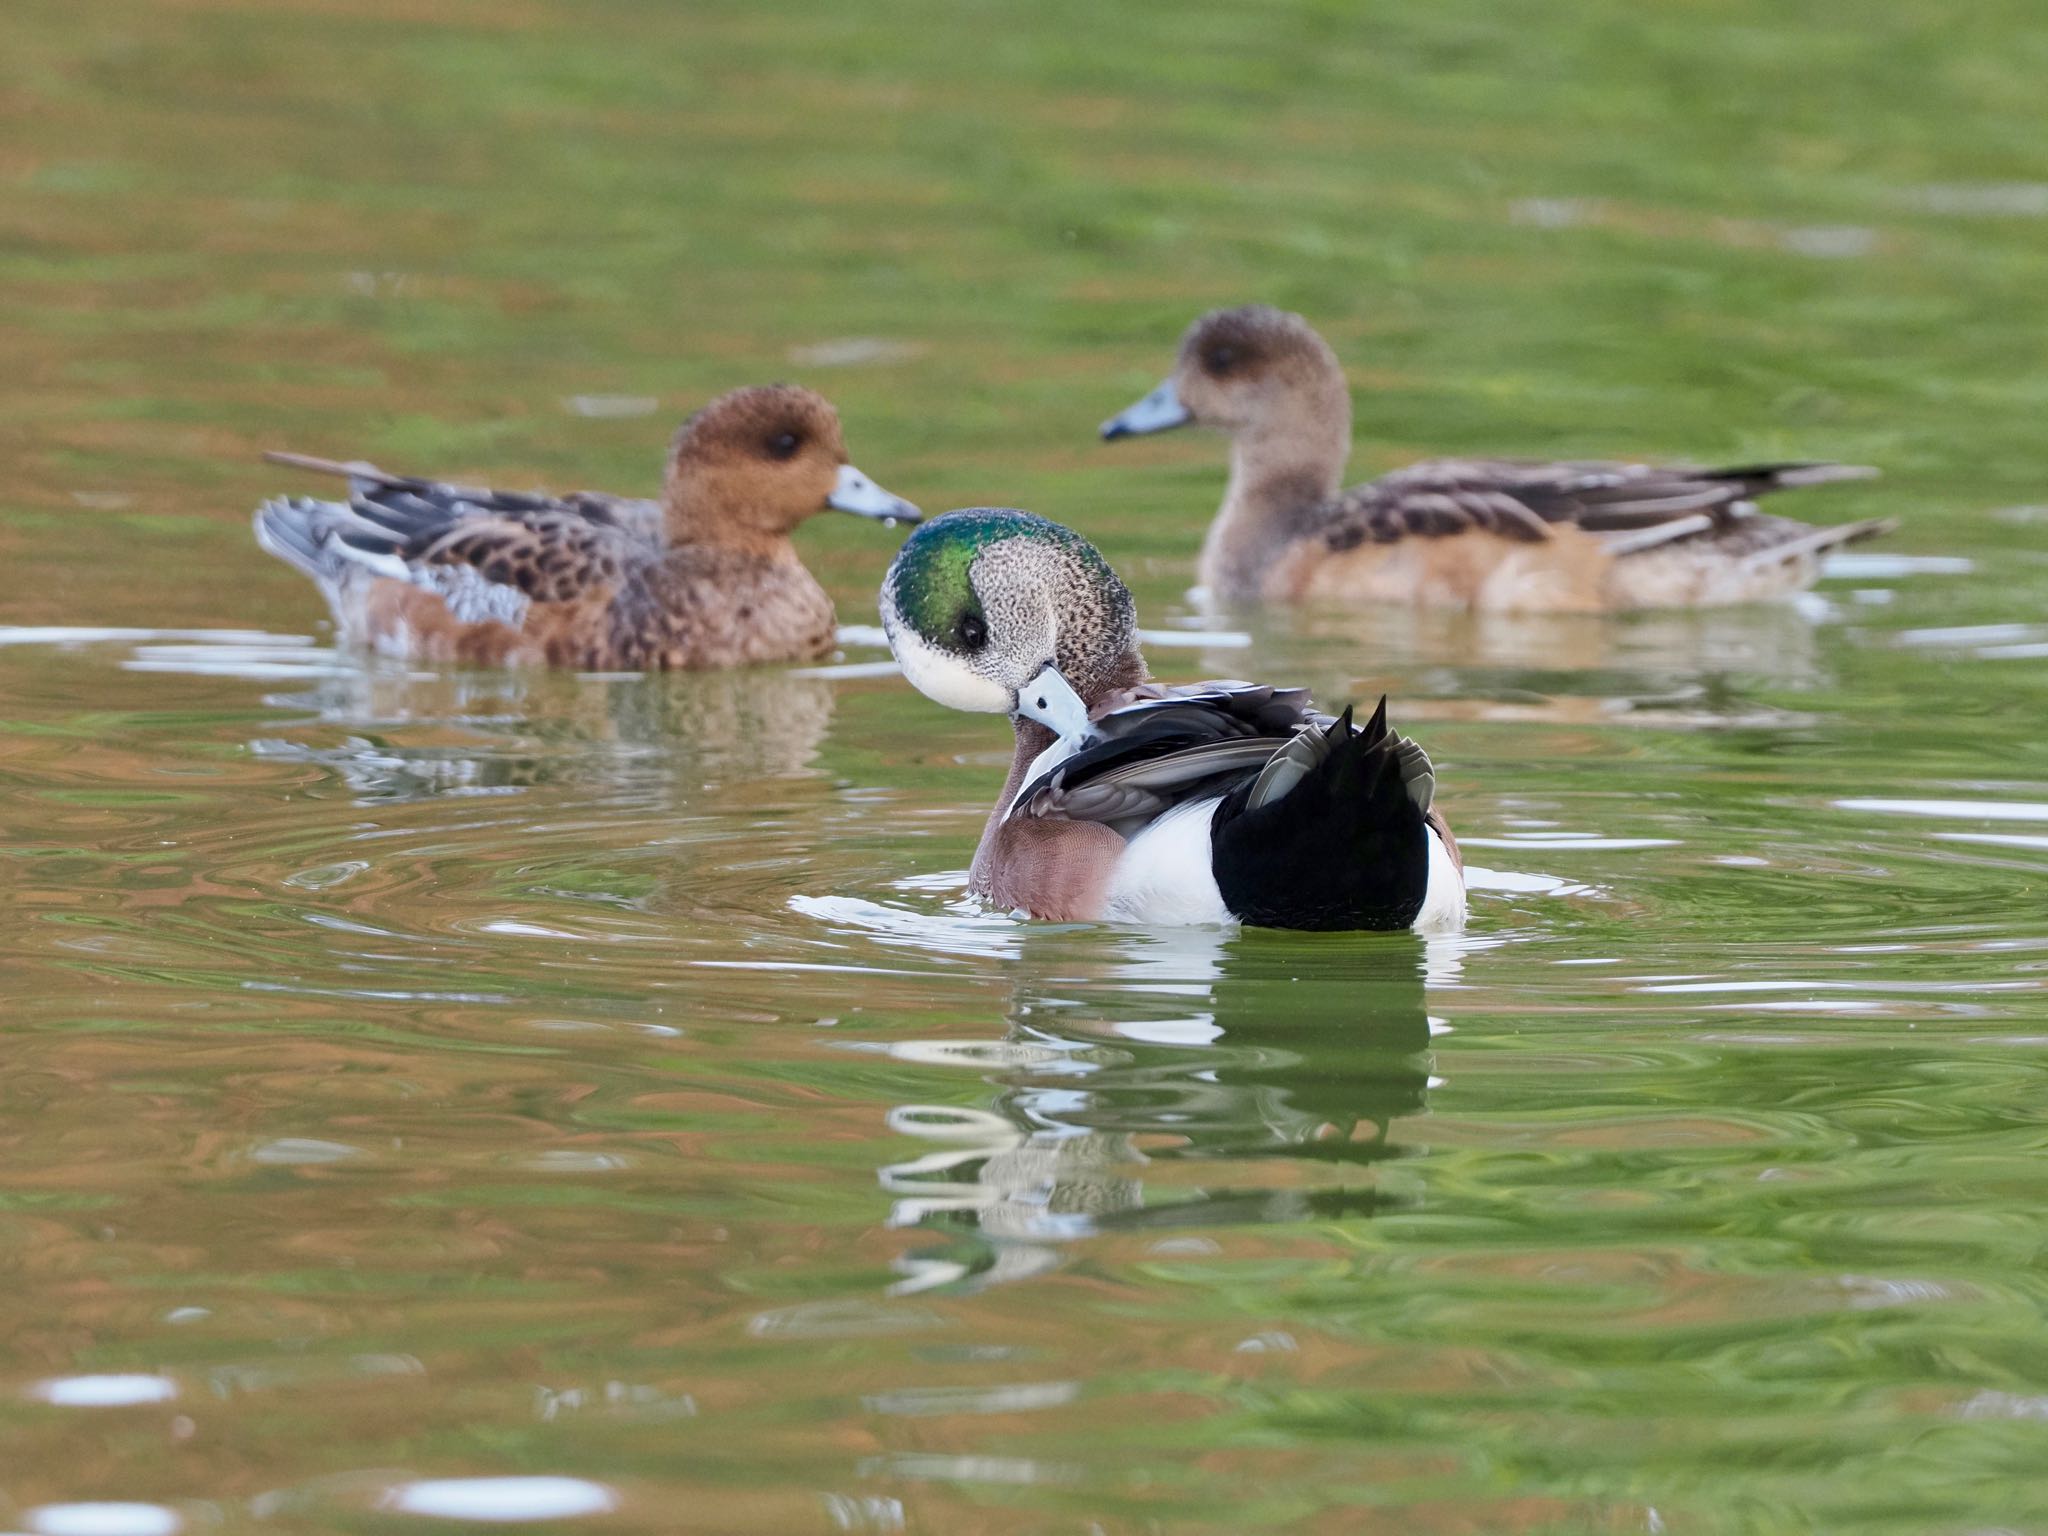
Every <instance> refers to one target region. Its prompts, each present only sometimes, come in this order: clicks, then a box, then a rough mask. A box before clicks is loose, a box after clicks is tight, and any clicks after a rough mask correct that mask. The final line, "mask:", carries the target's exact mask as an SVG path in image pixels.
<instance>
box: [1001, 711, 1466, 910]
mask: <svg viewBox="0 0 2048 1536" xmlns="http://www.w3.org/2000/svg"><path fill="white" fill-rule="evenodd" d="M1054 750H1057V745H1056V747H1055V749H1054ZM1036 771H1037V765H1034V769H1033V772H1034V773H1035V772H1036ZM1222 803H1223V799H1222V797H1221V796H1218V797H1216V798H1214V799H1210V800H1190V801H1188V802H1187V803H1186V804H1185V805H1177V806H1175V807H1174V808H1173V809H1172V810H1170V811H1168V812H1167V813H1166V814H1165V815H1164V816H1162V817H1160V818H1159V819H1158V820H1157V821H1155V822H1153V823H1152V824H1151V825H1150V826H1148V827H1146V828H1145V829H1144V831H1142V832H1140V833H1139V834H1138V835H1137V836H1136V837H1134V838H1132V839H1131V841H1130V845H1129V846H1128V847H1127V848H1126V849H1125V850H1124V854H1123V857H1122V858H1120V859H1118V860H1117V865H1116V873H1115V875H1114V876H1113V877H1112V879H1111V881H1110V887H1109V899H1108V901H1107V902H1106V903H1105V905H1104V907H1103V911H1102V915H1103V918H1104V920H1106V921H1108V922H1113V923H1144V924H1148V925H1152V926H1157V927H1181V926H1186V925H1189V924H1198V923H1229V924H1233V925H1234V924H1235V923H1236V922H1237V917H1236V915H1235V914H1234V913H1232V912H1231V910H1230V909H1229V908H1228V907H1226V906H1225V905H1224V904H1223V896H1222V893H1221V892H1220V891H1218V890H1217V888H1216V873H1215V869H1214V867H1213V865H1212V864H1211V862H1210V861H1211V859H1212V857H1213V853H1212V850H1211V845H1210V840H1209V830H1210V823H1211V822H1212V821H1214V819H1215V816H1216V807H1217V806H1219V805H1221V804H1222ZM1422 835H1423V836H1424V837H1426V838H1428V839H1429V884H1428V886H1427V887H1426V889H1425V891H1424V894H1423V898H1422V910H1421V911H1420V912H1418V913H1417V914H1416V915H1415V921H1414V922H1413V923H1412V924H1410V927H1411V928H1412V929H1413V930H1414V931H1415V932H1417V933H1462V932H1463V931H1464V929H1465V877H1464V876H1463V875H1462V874H1460V873H1459V872H1458V865H1457V861H1456V860H1454V859H1453V858H1452V857H1451V853H1450V850H1449V849H1448V848H1446V847H1445V846H1444V840H1443V839H1442V838H1441V837H1439V836H1438V835H1437V832H1436V829H1435V828H1434V827H1424V828H1423V830H1422Z"/></svg>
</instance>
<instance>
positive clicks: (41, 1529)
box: [24, 1503, 185, 1536]
mask: <svg viewBox="0 0 2048 1536" xmlns="http://www.w3.org/2000/svg"><path fill="white" fill-rule="evenodd" d="M24 1523H25V1524H26V1525H27V1526H28V1528H29V1529H30V1530H31V1531H34V1532H35V1533H36V1536H175V1533H176V1532H178V1531H182V1530H183V1529H184V1528H185V1521H184V1518H183V1517H182V1516H180V1515H179V1513H178V1512H177V1511H176V1510H175V1509H166V1508H165V1507H164V1506H163V1505H161V1504H115V1503H92V1504H42V1505H38V1506H37V1507H36V1508H34V1509H32V1510H30V1511H29V1512H28V1514H27V1515H26V1516H25V1517H24Z"/></svg>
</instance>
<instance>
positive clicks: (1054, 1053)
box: [880, 929, 1431, 1292]
mask: <svg viewBox="0 0 2048 1536" xmlns="http://www.w3.org/2000/svg"><path fill="white" fill-rule="evenodd" d="M1139 942H1140V943H1141V944H1142V945H1143V946H1144V947H1143V948H1138V949H1134V950H1133V951H1132V958H1131V960H1130V962H1129V963H1128V964H1127V965H1123V966H1119V967H1117V970H1119V971H1120V972H1121V973H1122V974H1121V975H1117V976H1114V977H1113V978H1112V977H1105V978H1104V980H1105V981H1106V982H1109V984H1108V985H1101V984H1095V983H1090V984H1077V983H1074V982H1071V981H1067V980H1062V981H1059V982H1046V983H1043V984H1038V985H1034V986H1030V987H1027V988H1025V989H1024V990H1023V992H1022V994H1021V995H1020V996H1019V998H1018V1000H1017V1002H1016V1004H1015V1006H1014V1007H1013V1008H1012V1010H1011V1013H1010V1019H1009V1026H1008V1029H1007V1031H1006V1033H1005V1036H1004V1038H1003V1040H1001V1041H1000V1042H961V1041H943V1042H937V1041H935V1042H917V1043H904V1044H900V1045H898V1046H897V1047H895V1049H894V1054H896V1055H897V1056H898V1057H899V1058H901V1059H910V1060H916V1061H921V1062H926V1063H932V1064H940V1063H944V1064H950V1065H956V1066H964V1067H969V1068H974V1069H978V1070H981V1071H983V1072H984V1073H985V1075H986V1078H987V1081H989V1082H990V1083H992V1084H994V1085H995V1086H996V1088H997V1092H996V1093H995V1094H994V1096H993V1098H992V1099H991V1100H990V1102H989V1104H988V1107H986V1108H961V1107H955V1106H940V1105H904V1106H900V1107H899V1108H898V1109H896V1110H895V1111H894V1112H893V1113H892V1115H891V1125H892V1128H894V1129H895V1130H897V1131H899V1132H900V1133H902V1134H904V1135H906V1136H911V1137H915V1138H917V1139H919V1140H921V1141H923V1142H925V1143H926V1144H927V1146H928V1147H929V1150H928V1151H926V1152H924V1153H923V1154H922V1155H919V1156H915V1157H911V1158H908V1159H905V1160H903V1161H900V1162H896V1163H892V1164H890V1165H888V1166H886V1167H884V1168H883V1169H882V1170H881V1171H880V1178H881V1183H882V1186H883V1188H884V1189H886V1190H888V1191H889V1192H890V1193H891V1194H892V1195H894V1196H895V1197H896V1199H895V1205H894V1207H893V1209H892V1212H891V1217H890V1220H891V1224H892V1225H894V1226H898V1227H908V1226H916V1227H920V1228H924V1229H926V1230H928V1231H932V1232H943V1233H947V1234H949V1235H950V1241H948V1242H946V1243H944V1244H943V1245H941V1246H938V1247H935V1248H929V1249H925V1250H923V1251H919V1252H913V1253H910V1254H907V1255H905V1256H904V1257H903V1258H902V1259H900V1260H899V1261H898V1264H899V1269H900V1270H901V1271H902V1273H903V1274H904V1275H905V1277H906V1278H905V1279H903V1280H902V1281H901V1282H900V1283H899V1284H898V1285H897V1286H896V1287H895V1289H896V1290H897V1291H898V1292H908V1291H917V1290H926V1289H930V1288H932V1287H935V1286H942V1285H953V1286H965V1287H969V1288H979V1287H982V1286H987V1285H991V1284H997V1283H1001V1282H1006V1281H1012V1280H1018V1279H1023V1278H1026V1277H1028V1276H1031V1275H1035V1274H1039V1273H1042V1272H1043V1271H1045V1270H1048V1269H1051V1268H1053V1267H1055V1266H1056V1265H1058V1264H1059V1263H1060V1262H1061V1258H1062V1252H1061V1249H1062V1245H1063V1244H1066V1243H1070V1242H1072V1241H1075V1240H1077V1239H1083V1238H1088V1237H1093V1236H1096V1235H1100V1234H1107V1233H1112V1232H1118V1231H1133V1230H1141V1231H1155V1230H1156V1231H1158V1232H1160V1233H1162V1234H1164V1233H1168V1232H1173V1231H1180V1230H1183V1229H1187V1228H1191V1227H1195V1228H1198V1227H1208V1228H1219V1227H1228V1226H1242V1225H1263V1224H1270V1223H1276V1222H1291V1221H1304V1220H1333V1219H1360V1218H1366V1217H1370V1216H1371V1215H1373V1214H1374V1213H1375V1212H1376V1211H1378V1210H1381V1209H1383V1208H1384V1207H1385V1206H1386V1205H1388V1204H1389V1203H1390V1200H1392V1199H1393V1198H1394V1197H1390V1196H1389V1195H1387V1194H1386V1193H1384V1192H1383V1190H1382V1189H1381V1187H1380V1180H1379V1177H1378V1174H1377V1173H1376V1172H1375V1165H1377V1164H1381V1163H1384V1162H1386V1161H1388V1160H1389V1159H1392V1158H1396V1157H1398V1156H1399V1155H1400V1149H1399V1148H1398V1147H1396V1146H1394V1145H1392V1144H1390V1142H1389V1139H1388V1130H1389V1127H1390V1126H1391V1125H1392V1123H1393V1122H1394V1121H1395V1120H1397V1119H1399V1118H1400V1117H1402V1116H1404V1115H1412V1114H1416V1113H1419V1112H1420V1111H1421V1110H1422V1109H1423V1107H1424V1093H1425V1089H1426V1087H1427V1085H1428V1082H1429V1076H1428V1070H1427V1066H1426V1063H1425V1061H1424V1053H1425V1051H1426V1050H1427V1049H1428V1045H1429V1040H1430V1035H1431V1025H1430V1021H1429V1017H1428V1015H1427V1014H1426V1013H1425V1011H1424V1005H1423V972H1424V966H1423V944H1422V942H1421V941H1419V940H1417V939H1414V938H1412V937H1410V936H1407V935H1399V936H1394V935H1389V936H1386V937H1385V938H1380V937H1375V938H1373V939H1371V940H1367V941H1363V942H1361V941H1360V940H1359V939H1358V937H1357V936H1355V935H1341V936H1340V935H1330V936H1324V935H1313V936H1305V935H1299V934H1282V933H1276V932H1269V931H1247V932H1242V933H1224V932H1221V931H1217V930H1206V931H1205V930H1192V929H1191V930H1181V931H1179V932H1176V933H1174V934H1172V935H1171V936H1170V937H1169V936H1167V935H1165V934H1164V933H1147V934H1144V935H1142V936H1141V937H1140V938H1139ZM1335 948H1341V949H1342V950H1343V951H1344V954H1343V962H1342V965H1341V967H1333V965H1332V958H1333V957H1332V954H1331V951H1332V949H1335ZM1020 959H1021V960H1022V962H1023V963H1024V964H1025V965H1026V966H1028V965H1029V964H1030V959H1031V955H1030V949H1029V948H1028V947H1027V948H1026V950H1025V952H1024V954H1023V955H1022V956H1020ZM1060 969H1062V970H1065V969H1067V968H1065V967H1061V968H1060ZM1333 971H1335V974H1332V973H1333ZM1068 974H1069V975H1070V974H1071V972H1070V971H1069V972H1068ZM1297 978H1299V979H1297ZM1273 1160H1281V1161H1284V1162H1287V1163H1292V1164H1295V1165H1297V1167H1296V1169H1295V1171H1294V1172H1293V1173H1292V1174H1276V1173H1275V1171H1274V1170H1273V1168H1272V1167H1271V1163H1272V1161H1273ZM1175 1165H1213V1176H1211V1174H1210V1168H1209V1167H1200V1168H1197V1167H1177V1166H1175Z"/></svg>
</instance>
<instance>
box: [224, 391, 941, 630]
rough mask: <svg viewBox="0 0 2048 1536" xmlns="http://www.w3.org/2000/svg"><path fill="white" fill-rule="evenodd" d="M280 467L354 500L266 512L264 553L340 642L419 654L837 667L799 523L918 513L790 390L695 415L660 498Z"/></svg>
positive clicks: (289, 504)
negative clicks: (329, 621)
mask: <svg viewBox="0 0 2048 1536" xmlns="http://www.w3.org/2000/svg"><path fill="white" fill-rule="evenodd" d="M267 457H268V458H270V459H272V460H274V461H275V462H277V463H281V464H292V465H296V466H298V467H300V468H304V469H312V470H318V471H321V472H324V473H330V474H338V475H346V476H348V477H349V479H350V486H349V499H348V501H347V502H346V503H342V502H335V501H315V500H312V499H310V498H308V497H303V496H291V497H278V498H276V499H274V500H271V501H268V502H265V503H264V504H263V506H262V508H261V509H260V510H259V511H258V512H257V514H256V541H257V543H259V544H261V545H262V546H263V547H264V548H265V549H267V550H269V551H270V553H272V554H273V555H276V556H277V557H278V558H279V559H281V560H287V561H289V562H290V563H291V564H293V565H295V566H297V567H298V568H299V569H300V570H302V571H304V572H305V573H306V574H307V575H309V576H311V577H312V578H313V580H314V582H315V583H316V584H317V585H318V586H319V588H320V590H321V592H322V594H324V595H325V597H326V598H327V602H328V605H329V606H330V607H331V608H332V609H333V610H334V621H335V625H336V627H337V628H338V629H339V630H340V632H341V637H342V639H343V640H344V641H345V642H349V643H354V644H361V645H368V646H371V647H374V648H375V649H376V650H379V651H382V652H385V653H387V654H390V655H396V656H405V657H411V658H415V659H418V660H424V661H460V662H474V663H482V664H485V665H504V664H521V663H526V664H545V665H548V666H555V667H575V668H579V669H582V670H585V671H640V670H656V669H661V668H705V667H733V666H743V665H746V664H748V663H753V662H773V661H797V660H807V659H810V658H813V657H817V656H822V655H824V654H826V653H827V652H829V651H830V650H831V649H832V646H833V634H834V629H835V621H834V616H833V612H832V600H831V599H830V598H829V597H827V596H826V595H825V589H824V588H823V587H821V586H819V585H818V582H817V579H816V578H815V577H813V576H812V575H811V573H810V572H809V571H807V570H805V569H804V565H803V562H802V561H801V560H800V559H798V558H797V552H796V549H795V547H794V546H793V545H792V544H791V543H790V541H789V535H790V533H791V531H792V530H793V529H795V527H796V526H797V525H798V524H799V523H801V522H803V521H804V519H805V518H807V517H810V516H811V515H812V514H813V513H817V512H822V511H825V510H827V509H828V508H830V509H834V510H837V511H841V512H852V513H857V514H858V515H860V516H862V517H870V518H878V519H881V520H883V521H885V522H906V523H914V522H916V521H917V517H918V513H917V508H915V507H914V506H912V505H911V504H910V503H909V502H907V501H904V500H902V499H901V498H900V497H896V496H892V495H890V494H889V493H888V492H887V491H885V490H883V489H882V488H881V487H879V486H878V485H876V484H875V483H874V481H872V480H870V479H869V478H868V477H867V476H866V475H864V474H862V473H861V472H860V471H859V470H857V469H855V468H854V467H853V466H852V465H851V464H849V463H848V462H847V461H846V444H845V440H844V439H843V438H842V436H841V435H840V430H839V416H838V413H837V412H835V411H834V410H833V409H832V405H831V403H830V402H829V401H827V400H826V399H825V398H824V397H823V396H821V395H817V394H814V393H812V392H811V391H810V390H808V389H798V388H795V387H793V386H790V385H781V384H775V385H763V386H759V387H756V388H752V389H740V390H734V391H733V392H732V393H731V394H728V395H721V396H720V397H719V398H718V399H716V400H714V401H712V402H711V403H710V404H709V405H707V406H705V407H704V408H703V409H702V410H700V411H698V412H697V413H696V414H695V415H693V416H692V417H690V419H689V420H687V421H685V422H684V423H683V425H682V427H681V429H680V430H679V431H678V432H677V433H676V436H675V441H674V444H673V445H672V448H671V450H670V454H669V461H668V473H667V476H666V479H665V482H664V485H663V488H662V496H661V499H660V500H659V501H648V500H640V499H635V498H631V497H622V496H608V495H604V494H602V493H599V492H594V491H574V492H570V493H569V494H567V495H564V496H551V495H547V494H545V493H543V492H536V491H494V490H484V489H481V488H477V487H472V486H462V485H443V484H441V483H440V482H438V481H433V480H416V479H412V478H409V477H407V476H403V475H390V474H386V473H384V471H382V470H380V469H377V468H375V467H373V466H371V465H368V464H360V463H355V464H337V463H334V462H332V461H329V460H326V459H312V458H306V457H304V456H302V455H298V454H282V453H275V454H269V455H267Z"/></svg>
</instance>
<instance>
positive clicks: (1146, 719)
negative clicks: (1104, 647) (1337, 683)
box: [1006, 682, 1323, 826]
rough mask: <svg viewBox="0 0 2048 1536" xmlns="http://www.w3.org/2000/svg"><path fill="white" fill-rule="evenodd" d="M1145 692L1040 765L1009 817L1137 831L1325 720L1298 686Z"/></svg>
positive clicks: (1261, 762)
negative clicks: (1071, 747)
mask: <svg viewBox="0 0 2048 1536" xmlns="http://www.w3.org/2000/svg"><path fill="white" fill-rule="evenodd" d="M1145 691H1146V692H1147V693H1148V694H1150V695H1152V696H1150V697H1145V698H1141V699H1140V700H1139V701H1138V702H1135V703H1132V704H1129V705H1126V706H1125V707H1123V708H1121V709H1117V710H1113V711H1111V712H1110V713H1108V714H1105V715H1102V716H1100V717H1099V718H1097V719H1096V720H1094V721H1093V722H1092V726H1093V729H1092V731H1091V734H1090V737H1089V739H1088V741H1087V743H1086V744H1084V745H1081V746H1080V747H1079V748H1078V749H1077V750H1074V751H1071V752H1067V753H1065V754H1064V755H1055V754H1049V757H1050V758H1051V760H1050V761H1045V760H1041V762H1042V766H1041V767H1040V768H1039V771H1038V772H1037V773H1036V774H1034V775H1033V777H1032V778H1031V779H1030V780H1029V781H1028V782H1027V783H1026V784H1025V785H1024V787H1023V788H1022V789H1020V790H1019V791H1018V792H1017V796H1016V798H1015V799H1014V800H1012V801H1011V803H1010V809H1009V811H1008V812H1007V815H1006V819H1010V820H1016V819H1019V818H1039V819H1045V820H1064V821H1098V822H1105V823H1109V824H1111V825H1124V826H1129V825H1131V824H1142V823H1144V822H1147V821H1150V820H1152V819H1153V818H1155V817H1157V816H1160V815H1163V814H1164V813H1165V812H1166V811H1168V810H1170V809H1172V808H1173V807H1174V806H1175V805H1177V804H1179V803H1180V802H1181V801H1183V800H1187V799H1191V798H1194V797H1196V796H1199V795H1202V794H1217V793H1221V792H1222V791H1223V790H1225V789H1228V788H1229V787H1231V786H1233V785H1235V784H1237V783H1238V782H1240V781H1241V780H1243V779H1246V778H1249V777H1251V776H1254V775H1256V774H1257V773H1258V771H1259V770H1260V769H1261V768H1263V767H1265V765H1266V764H1267V763H1268V762H1269V761H1270V760H1271V759H1272V757H1273V755H1274V753H1276V752H1278V751H1280V749H1281V748H1283V747H1285V746H1286V745H1287V744H1288V742H1289V741H1291V740H1292V739H1293V737H1294V734H1295V732H1296V731H1297V730H1298V729H1299V728H1300V727H1301V726H1302V725H1303V724H1305V723H1307V722H1310V721H1314V720H1320V719H1322V718H1323V717H1321V716H1318V715H1316V714H1315V713H1314V712H1313V711H1312V710H1310V709H1309V707H1308V695H1307V693H1306V691H1305V690H1302V689H1299V688H1272V687H1267V686H1264V685H1260V684H1252V683H1237V682H1218V683H1202V684H1197V685H1194V686H1192V687H1188V688H1178V689H1147V690H1145Z"/></svg>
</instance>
